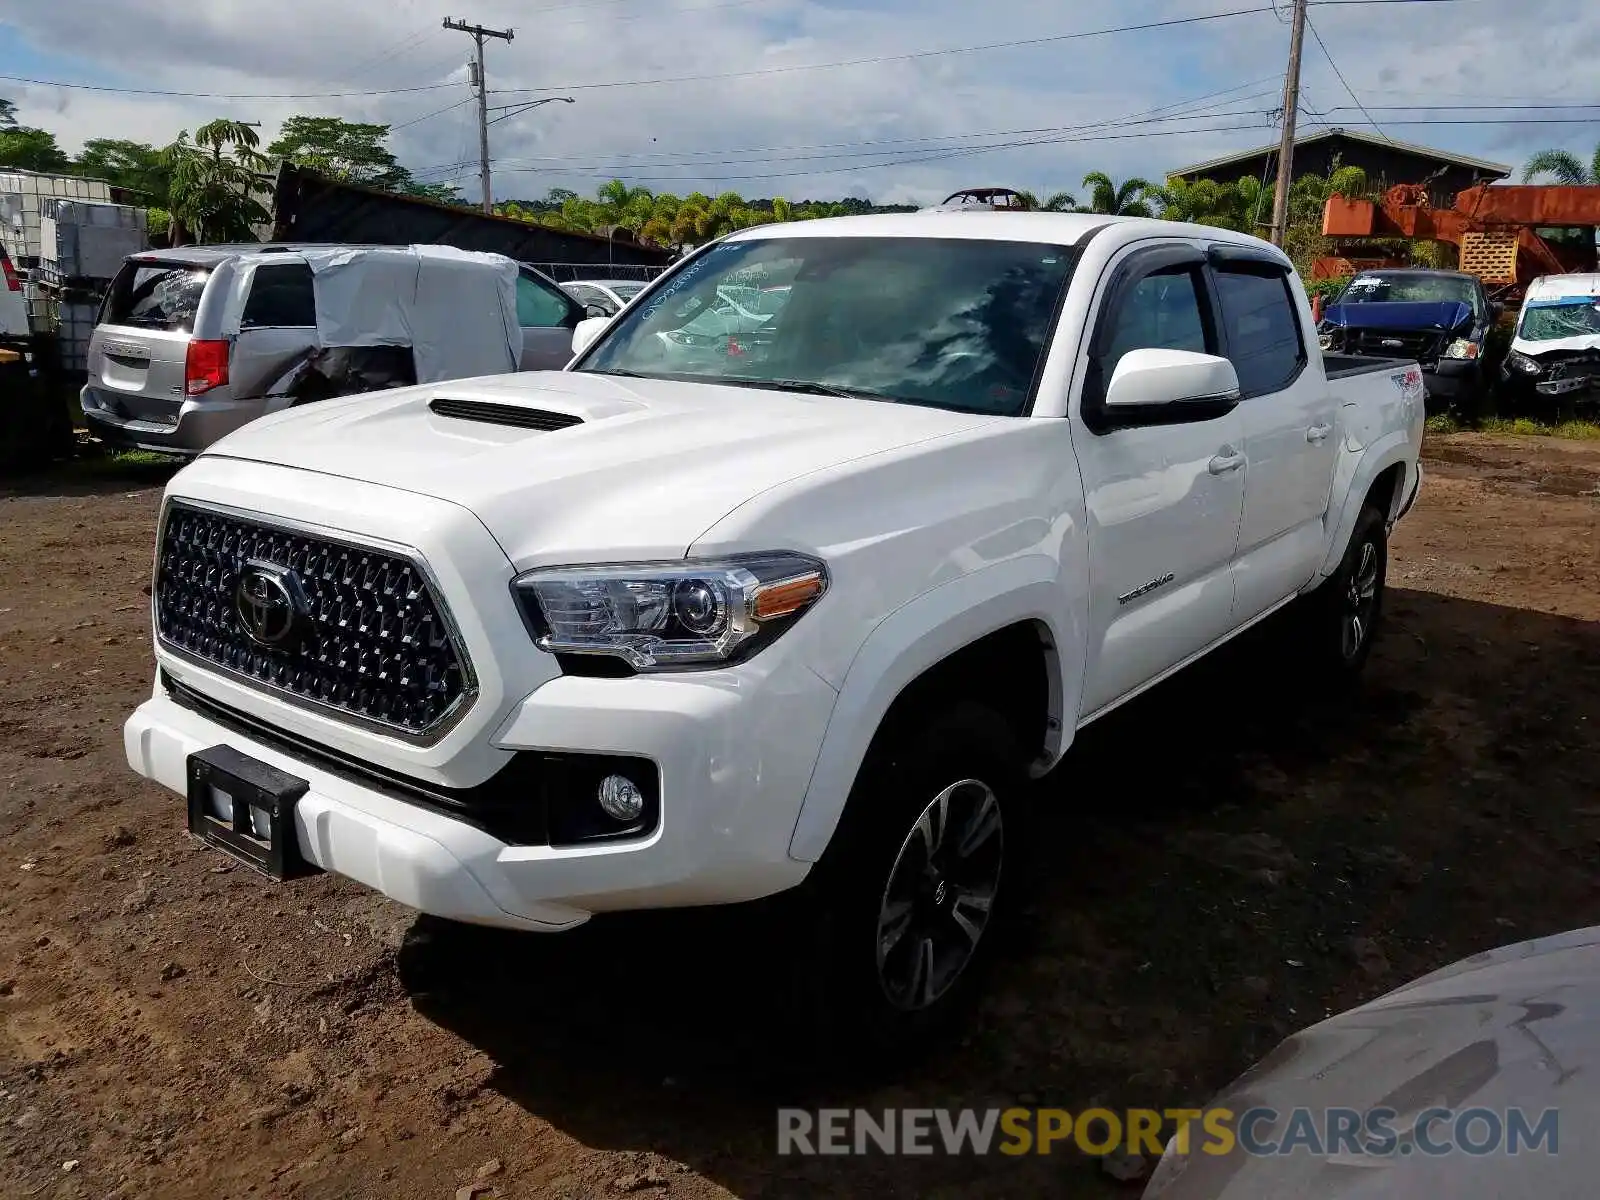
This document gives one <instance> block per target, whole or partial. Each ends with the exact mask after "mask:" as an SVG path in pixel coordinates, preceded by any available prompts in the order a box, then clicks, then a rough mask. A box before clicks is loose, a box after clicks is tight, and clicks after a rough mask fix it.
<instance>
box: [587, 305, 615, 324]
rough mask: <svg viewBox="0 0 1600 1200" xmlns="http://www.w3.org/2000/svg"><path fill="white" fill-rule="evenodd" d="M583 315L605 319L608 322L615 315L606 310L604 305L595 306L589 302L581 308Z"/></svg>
mask: <svg viewBox="0 0 1600 1200" xmlns="http://www.w3.org/2000/svg"><path fill="white" fill-rule="evenodd" d="M583 315H584V316H585V317H605V318H606V319H607V320H609V319H610V318H612V317H614V316H616V315H617V314H616V313H614V312H612V311H611V310H610V309H608V308H606V306H605V305H604V304H596V303H594V302H592V301H591V302H590V303H588V304H585V305H584V306H583Z"/></svg>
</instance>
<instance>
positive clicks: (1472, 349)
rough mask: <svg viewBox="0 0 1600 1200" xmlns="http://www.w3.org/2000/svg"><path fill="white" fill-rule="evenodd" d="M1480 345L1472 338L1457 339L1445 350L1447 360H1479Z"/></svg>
mask: <svg viewBox="0 0 1600 1200" xmlns="http://www.w3.org/2000/svg"><path fill="white" fill-rule="evenodd" d="M1478 348H1479V347H1478V343H1477V342H1475V341H1473V340H1472V339H1471V338H1457V339H1456V340H1455V341H1453V342H1451V343H1450V344H1449V345H1448V346H1446V347H1445V348H1444V356H1445V357H1446V358H1477V357H1478Z"/></svg>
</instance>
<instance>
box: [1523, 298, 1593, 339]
mask: <svg viewBox="0 0 1600 1200" xmlns="http://www.w3.org/2000/svg"><path fill="white" fill-rule="evenodd" d="M1517 336H1518V337H1520V338H1522V339H1523V340H1524V341H1529V342H1553V341H1555V340H1556V339H1557V338H1571V337H1595V336H1600V297H1596V296H1565V297H1563V298H1561V299H1560V300H1530V301H1528V303H1527V304H1525V305H1523V308H1522V321H1521V324H1520V325H1518V327H1517Z"/></svg>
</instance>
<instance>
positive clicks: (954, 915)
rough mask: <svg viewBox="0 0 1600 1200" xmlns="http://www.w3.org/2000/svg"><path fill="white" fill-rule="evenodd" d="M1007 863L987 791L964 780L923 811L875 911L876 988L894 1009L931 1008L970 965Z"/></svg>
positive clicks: (996, 810) (995, 805)
mask: <svg viewBox="0 0 1600 1200" xmlns="http://www.w3.org/2000/svg"><path fill="white" fill-rule="evenodd" d="M1004 857H1005V828H1004V821H1003V817H1002V813H1001V809H1000V801H999V799H998V798H997V797H996V796H995V794H994V791H993V789H991V788H990V787H989V786H988V785H987V784H985V783H983V782H981V781H980V780H977V779H963V780H961V781H960V782H959V783H953V784H951V785H950V786H949V787H947V788H945V789H944V790H943V791H941V792H940V793H939V794H938V795H937V796H935V797H934V798H933V799H932V800H931V801H929V802H928V805H927V807H925V808H924V809H923V810H922V813H921V815H920V816H918V818H917V820H916V823H915V824H914V825H913V826H912V827H911V832H910V833H908V834H907V835H906V838H905V841H904V842H902V843H901V846H900V852H899V854H898V855H897V856H896V857H895V861H894V866H893V868H892V869H891V870H890V872H889V881H888V884H887V885H886V886H885V887H884V890H883V897H882V900H881V902H880V904H879V908H878V947H877V950H878V954H877V957H878V982H879V983H880V985H881V986H882V988H883V992H884V995H885V996H886V997H887V998H888V999H889V1002H890V1003H891V1004H893V1005H894V1006H895V1007H897V1008H900V1009H904V1010H907V1011H915V1010H918V1009H924V1008H927V1007H929V1006H930V1005H932V1004H934V1003H935V1002H936V1001H938V1000H939V998H940V997H942V996H943V995H944V994H945V993H946V992H948V991H949V990H950V988H951V987H952V986H953V985H954V984H955V982H956V979H957V978H958V977H959V976H960V974H961V972H962V970H963V969H965V967H966V966H967V964H968V963H969V962H971V961H972V957H973V955H974V954H975V953H976V952H977V949H978V942H979V941H980V940H981V939H982V937H983V933H984V930H985V929H986V928H987V927H988V925H989V920H990V917H991V915H992V914H993V909H994V902H995V897H996V895H997V894H998V892H999V888H1000V870H1001V866H1002V864H1003V862H1004Z"/></svg>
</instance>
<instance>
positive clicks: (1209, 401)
mask: <svg viewBox="0 0 1600 1200" xmlns="http://www.w3.org/2000/svg"><path fill="white" fill-rule="evenodd" d="M1238 402H1239V374H1238V372H1237V371H1235V370H1234V369H1233V364H1232V363H1231V362H1229V361H1228V360H1227V359H1225V358H1218V357H1217V356H1216V355H1214V354H1195V353H1193V352H1192V351H1189V350H1151V349H1146V350H1130V351H1128V352H1127V353H1126V354H1124V355H1123V356H1122V361H1121V362H1119V363H1118V364H1117V369H1116V370H1115V371H1113V372H1112V373H1111V382H1110V383H1109V384H1107V385H1106V409H1107V415H1109V416H1113V417H1115V418H1117V419H1119V420H1121V419H1127V420H1131V421H1135V422H1141V421H1149V422H1150V423H1152V424H1155V423H1165V422H1176V421H1207V420H1210V419H1211V418H1212V417H1218V416H1221V415H1222V414H1223V413H1226V412H1228V411H1229V410H1230V409H1232V408H1233V406H1234V405H1235V404H1237V403H1238Z"/></svg>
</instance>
